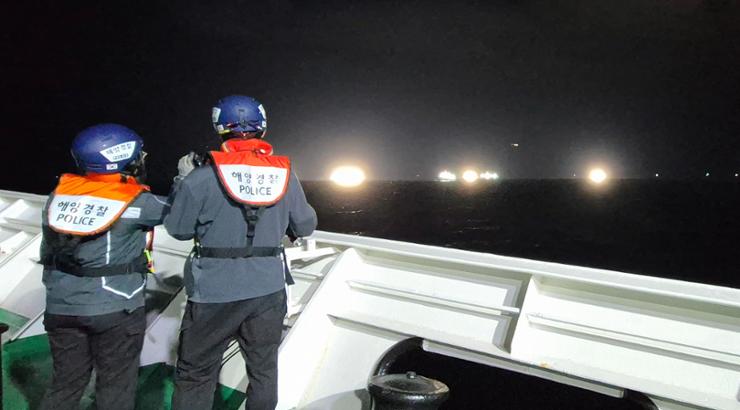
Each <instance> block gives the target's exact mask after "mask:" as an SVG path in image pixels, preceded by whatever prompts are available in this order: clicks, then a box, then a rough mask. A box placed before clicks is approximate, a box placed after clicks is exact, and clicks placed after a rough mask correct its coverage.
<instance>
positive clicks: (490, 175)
mask: <svg viewBox="0 0 740 410" xmlns="http://www.w3.org/2000/svg"><path fill="white" fill-rule="evenodd" d="M480 178H481V179H498V174H497V173H495V172H491V171H486V172H484V173H482V174H480Z"/></svg>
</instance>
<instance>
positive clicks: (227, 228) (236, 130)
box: [164, 95, 316, 410]
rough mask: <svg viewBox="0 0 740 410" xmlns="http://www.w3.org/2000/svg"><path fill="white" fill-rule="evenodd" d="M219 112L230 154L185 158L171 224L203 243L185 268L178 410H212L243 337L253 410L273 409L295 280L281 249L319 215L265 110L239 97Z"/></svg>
mask: <svg viewBox="0 0 740 410" xmlns="http://www.w3.org/2000/svg"><path fill="white" fill-rule="evenodd" d="M212 114H213V117H212V120H213V126H214V128H215V130H216V131H217V132H218V134H219V135H221V137H222V138H223V144H222V145H221V150H220V151H213V152H210V153H209V158H208V160H209V163H210V166H202V167H198V168H195V169H193V168H194V167H193V164H192V159H193V155H192V154H190V155H187V156H184V157H183V158H181V160H180V163H179V165H178V170H179V175H178V176H177V177H176V178H175V185H174V186H173V194H172V195H173V196H171V200H170V201H171V203H172V207H171V210H170V212H169V214H168V215H167V216H166V217H165V220H164V225H165V228H167V232H169V233H170V235H172V236H174V237H175V238H177V239H181V240H190V239H194V241H195V247H194V249H193V252H192V253H191V256H190V258H189V259H188V261H187V263H186V266H185V286H186V290H187V295H188V303H187V306H186V310H185V314H184V316H183V319H182V326H181V328H180V346H179V350H178V353H179V357H178V361H177V371H176V374H175V393H174V396H173V400H172V408H173V409H210V408H211V403H212V402H213V394H214V391H215V389H216V383H217V381H218V373H219V370H220V367H221V358H222V356H223V354H224V351H225V350H226V347H227V346H228V344H229V342H230V341H231V340H233V339H236V340H237V341H238V343H239V346H240V348H241V350H242V352H243V353H244V357H245V362H246V371H247V374H248V376H249V385H248V387H247V399H246V409H247V410H266V409H274V408H275V406H276V405H277V351H278V346H279V344H280V340H281V335H282V325H283V319H284V317H285V313H286V308H287V306H286V294H285V284H286V282H288V283H291V282H292V279H290V276H289V272H287V268H286V266H285V265H284V262H283V260H281V255H282V248H281V247H280V244H281V241H282V238H283V236H284V235H285V233H286V231H288V230H290V231H291V232H292V234H293V235H295V236H306V235H310V234H311V233H312V232H313V230H314V229H315V228H316V213H315V212H314V210H313V208H312V207H311V206H310V205H309V204H308V202H307V201H306V196H305V194H304V193H303V189H302V188H301V184H300V182H299V181H298V178H297V177H296V175H295V174H294V173H293V172H292V170H291V167H290V159H289V158H288V157H284V156H277V155H272V146H271V145H270V144H269V143H267V142H266V141H264V140H263V139H262V138H263V137H264V135H265V131H266V129H267V119H266V115H265V110H264V107H263V106H262V104H260V103H259V102H257V101H256V100H255V99H253V98H251V97H246V96H239V95H235V96H230V97H226V98H223V99H221V100H220V101H219V102H218V103H217V104H216V106H215V107H213V112H212ZM191 170H192V172H191ZM283 257H284V255H283Z"/></svg>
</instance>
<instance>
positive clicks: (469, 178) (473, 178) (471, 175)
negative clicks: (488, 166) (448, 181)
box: [462, 169, 478, 183]
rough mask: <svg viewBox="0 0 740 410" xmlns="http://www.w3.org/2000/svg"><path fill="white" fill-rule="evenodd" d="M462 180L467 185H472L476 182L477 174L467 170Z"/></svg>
mask: <svg viewBox="0 0 740 410" xmlns="http://www.w3.org/2000/svg"><path fill="white" fill-rule="evenodd" d="M462 178H463V180H465V182H467V183H473V182H475V181H477V180H478V173H477V172H475V171H473V170H472V169H469V170H467V171H465V172H463V174H462Z"/></svg>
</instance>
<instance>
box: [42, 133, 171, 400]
mask: <svg viewBox="0 0 740 410" xmlns="http://www.w3.org/2000/svg"><path fill="white" fill-rule="evenodd" d="M143 145H144V143H143V141H142V139H141V138H140V137H139V136H138V135H137V134H136V133H135V132H134V131H132V130H130V129H128V128H126V127H124V126H121V125H117V124H101V125H96V126H92V127H90V128H87V129H85V130H83V131H82V132H80V133H79V134H78V135H77V137H76V138H75V139H74V142H73V143H72V150H71V151H72V156H73V157H74V159H75V162H76V164H77V168H78V169H79V174H63V175H62V176H61V177H60V178H59V184H58V185H57V187H56V188H55V189H54V192H52V193H51V195H49V200H48V201H47V203H46V205H45V206H44V210H43V213H42V228H43V239H42V242H41V262H42V263H43V265H44V272H43V282H44V285H45V286H46V312H45V314H44V327H45V328H46V331H47V334H48V337H49V345H50V347H51V354H52V359H53V362H54V370H53V376H52V383H51V386H50V387H49V388H48V390H47V392H46V395H45V396H44V398H43V401H42V403H41V408H42V409H77V408H79V402H80V398H81V397H82V394H83V392H84V390H85V387H86V386H87V384H88V381H89V379H90V375H91V373H92V370H93V369H95V371H96V374H97V377H96V382H95V400H96V404H97V408H99V409H116V410H118V409H121V410H124V409H133V408H134V403H135V394H136V380H137V373H138V368H139V353H140V352H141V348H142V343H143V340H144V330H145V327H146V319H145V316H144V296H143V290H144V286H145V283H146V273H147V272H148V267H147V262H148V258H147V255H146V253H145V250H146V247H147V232H148V231H150V230H151V229H152V228H153V227H154V226H155V225H159V224H161V223H162V219H163V216H164V210H165V208H166V202H165V201H164V200H163V199H162V198H158V197H156V196H154V195H152V194H151V193H149V188H148V187H147V186H146V185H143V184H142V179H143V177H144V175H145V170H146V168H145V164H144V157H145V156H146V153H145V152H144V151H143V150H142V148H143Z"/></svg>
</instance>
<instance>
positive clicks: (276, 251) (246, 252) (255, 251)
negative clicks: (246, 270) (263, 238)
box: [195, 246, 283, 259]
mask: <svg viewBox="0 0 740 410" xmlns="http://www.w3.org/2000/svg"><path fill="white" fill-rule="evenodd" d="M195 249H196V252H197V254H198V256H199V257H201V258H224V259H233V258H252V257H265V256H280V254H282V252H283V250H282V249H283V248H282V247H270V246H245V247H242V248H211V247H204V246H198V247H196V248H195Z"/></svg>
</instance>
